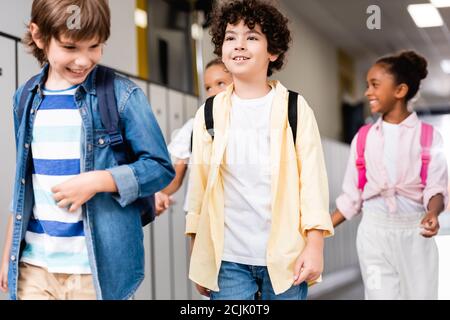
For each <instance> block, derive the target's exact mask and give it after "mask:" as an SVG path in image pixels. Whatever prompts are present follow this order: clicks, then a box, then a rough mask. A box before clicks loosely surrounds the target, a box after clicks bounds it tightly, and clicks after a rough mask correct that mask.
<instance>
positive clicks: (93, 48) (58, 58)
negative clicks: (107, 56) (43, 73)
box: [45, 36, 103, 90]
mask: <svg viewBox="0 0 450 320" xmlns="http://www.w3.org/2000/svg"><path fill="white" fill-rule="evenodd" d="M102 53H103V47H102V45H101V44H99V43H98V41H97V40H96V39H92V40H85V41H77V42H75V41H72V40H70V39H67V38H65V37H64V36H62V37H61V39H60V40H57V39H55V38H52V40H51V41H50V45H49V47H48V50H47V58H48V61H49V64H50V69H49V76H48V79H47V83H46V84H45V85H46V87H47V88H48V89H53V90H61V89H65V88H68V87H71V86H73V85H77V84H80V83H82V82H83V81H84V80H85V79H86V77H87V76H88V75H89V73H90V72H91V71H92V69H94V67H95V66H96V65H97V63H98V62H99V61H100V58H101V57H102Z"/></svg>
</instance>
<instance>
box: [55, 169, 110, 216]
mask: <svg viewBox="0 0 450 320" xmlns="http://www.w3.org/2000/svg"><path fill="white" fill-rule="evenodd" d="M108 175H109V177H108ZM108 180H112V181H113V184H114V186H115V183H114V180H113V179H112V176H111V174H110V173H109V172H107V171H91V172H84V173H81V174H79V175H78V176H76V177H74V178H72V179H70V180H67V181H66V182H63V183H61V184H59V185H57V186H54V187H53V188H52V192H53V198H54V199H55V201H56V202H57V203H58V207H60V208H67V209H68V210H69V212H72V213H73V212H75V211H77V210H78V209H79V208H80V207H81V206H82V205H83V204H85V203H86V202H87V201H89V200H90V199H91V198H92V197H93V196H95V195H96V194H97V193H98V192H107V189H108V188H107V186H108V185H109V184H110V183H111V181H108Z"/></svg>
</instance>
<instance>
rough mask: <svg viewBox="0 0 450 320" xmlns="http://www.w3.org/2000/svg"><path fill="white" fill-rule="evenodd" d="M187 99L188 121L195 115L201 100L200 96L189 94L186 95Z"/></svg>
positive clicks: (186, 117)
mask: <svg viewBox="0 0 450 320" xmlns="http://www.w3.org/2000/svg"><path fill="white" fill-rule="evenodd" d="M185 100H186V101H185V108H184V109H185V121H187V120H188V119H190V118H193V117H195V114H196V113H197V110H198V107H199V106H200V102H199V99H198V97H194V96H188V95H186V96H185Z"/></svg>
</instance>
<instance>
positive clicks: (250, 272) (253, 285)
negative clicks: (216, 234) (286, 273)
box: [211, 261, 308, 300]
mask: <svg viewBox="0 0 450 320" xmlns="http://www.w3.org/2000/svg"><path fill="white" fill-rule="evenodd" d="M218 281H219V288H220V291H211V300H256V299H257V298H260V299H261V300H306V295H307V294H308V285H307V284H306V282H302V283H301V284H300V285H298V286H292V287H290V288H289V289H288V290H287V291H285V292H283V293H280V294H278V295H276V294H275V292H274V291H273V288H272V283H271V282H270V278H269V272H268V271H267V267H263V266H250V265H246V264H240V263H234V262H228V261H222V265H221V266H220V270H219V280H218ZM258 293H259V294H260V296H259V294H258Z"/></svg>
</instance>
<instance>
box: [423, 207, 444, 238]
mask: <svg viewBox="0 0 450 320" xmlns="http://www.w3.org/2000/svg"><path fill="white" fill-rule="evenodd" d="M421 227H422V228H423V230H422V232H421V233H420V234H421V235H422V236H424V237H425V238H431V237H433V236H435V235H437V233H438V232H439V219H438V215H437V214H436V213H434V212H430V211H429V212H428V213H427V214H426V215H425V217H424V218H423V219H422V222H421Z"/></svg>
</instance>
